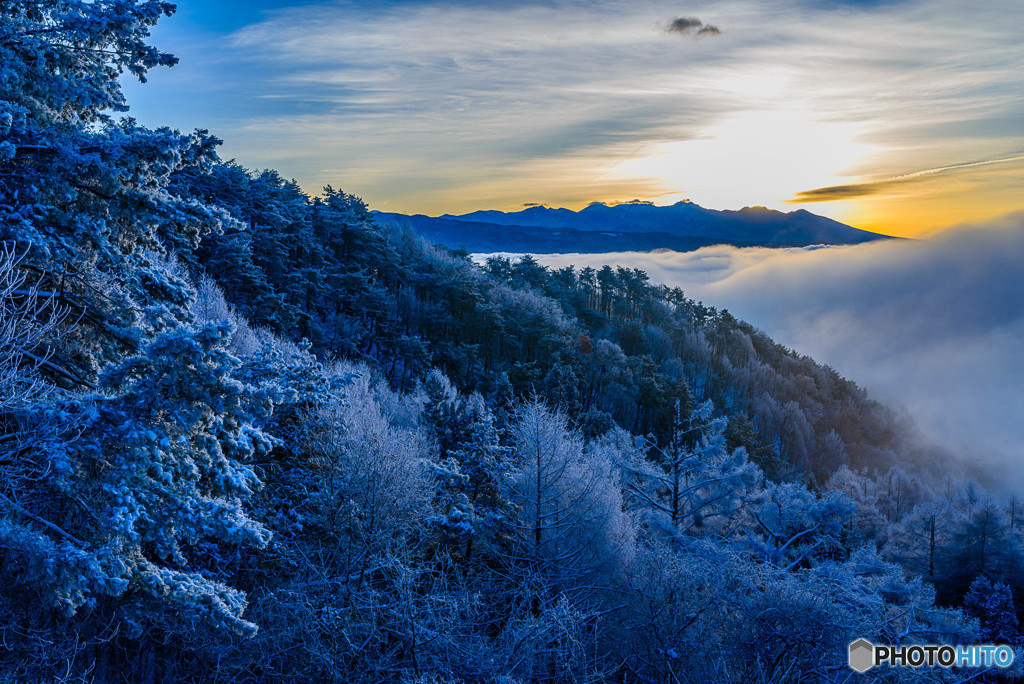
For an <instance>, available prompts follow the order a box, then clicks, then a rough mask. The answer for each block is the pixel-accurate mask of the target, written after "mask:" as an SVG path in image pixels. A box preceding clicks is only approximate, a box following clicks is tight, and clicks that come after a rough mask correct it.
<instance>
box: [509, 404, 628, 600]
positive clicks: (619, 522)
mask: <svg viewBox="0 0 1024 684" xmlns="http://www.w3.org/2000/svg"><path fill="white" fill-rule="evenodd" d="M517 418H518V420H517V423H516V426H515V463H516V472H515V473H514V475H513V476H512V478H511V479H510V482H509V485H508V486H509V495H510V499H511V500H512V501H513V502H514V503H515V505H516V506H517V507H518V508H519V516H518V519H517V521H516V522H515V523H514V525H513V534H514V543H513V549H512V552H511V561H512V563H513V565H514V567H515V568H517V569H520V570H526V571H528V572H529V574H530V576H531V577H532V578H534V579H536V580H538V581H539V582H540V583H541V589H540V593H539V594H538V595H537V596H536V606H537V607H538V609H539V606H541V605H542V604H545V603H547V602H549V601H552V600H554V599H555V598H556V597H558V596H559V595H560V594H565V595H566V596H568V597H570V599H572V600H577V599H582V598H585V597H587V596H589V595H590V594H592V593H594V591H595V590H597V589H598V588H599V586H600V583H599V582H598V581H597V580H598V579H599V577H600V575H601V573H602V572H603V571H607V570H609V569H611V568H615V567H618V566H619V565H620V564H621V563H622V562H623V560H624V556H625V555H626V554H628V549H629V547H630V542H631V539H632V534H633V533H632V529H631V526H630V524H629V521H628V520H627V518H626V517H625V516H624V515H623V512H622V496H621V491H620V490H619V488H618V486H617V477H616V476H615V473H614V470H613V467H612V464H611V461H610V459H608V458H606V457H605V456H604V454H601V453H598V452H593V451H588V450H586V449H585V448H584V443H583V440H582V439H581V437H580V436H579V434H577V433H576V432H575V431H573V430H571V429H570V428H569V426H568V423H567V421H566V419H565V416H563V415H561V414H560V413H557V412H556V411H553V410H552V409H549V408H547V407H546V406H544V405H543V404H541V403H539V402H536V401H533V402H529V403H527V404H525V405H523V406H522V407H521V409H520V411H519V414H518V417H517Z"/></svg>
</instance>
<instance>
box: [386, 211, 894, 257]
mask: <svg viewBox="0 0 1024 684" xmlns="http://www.w3.org/2000/svg"><path fill="white" fill-rule="evenodd" d="M374 215H375V216H376V218H377V220H378V221H380V222H385V223H393V224H396V225H403V226H408V227H411V228H412V229H414V230H416V231H417V232H418V233H419V234H421V235H423V236H424V237H426V238H428V239H430V240H432V241H434V242H437V243H440V244H443V245H446V246H448V247H452V248H455V249H459V248H462V249H466V250H467V251H469V252H478V253H480V252H483V253H488V252H520V253H532V254H556V253H603V252H623V251H651V250H655V249H672V250H675V251H679V252H685V251H690V250H694V249H699V248H700V247H705V246H708V245H714V244H730V245H736V246H740V247H754V246H760V247H804V246H808V245H818V244H824V245H845V244H858V243H862V242H868V241H871V240H879V239H886V238H887V236H884V235H879V234H877V233H869V232H867V231H863V230H858V229H857V228H853V227H851V226H847V225H845V224H842V223H839V222H838V221H833V220H832V219H828V218H825V217H823V216H817V215H815V214H812V213H810V212H808V211H806V210H803V209H800V210H798V211H793V212H789V213H783V212H778V211H772V210H769V209H765V208H763V207H747V208H744V209H741V210H739V211H715V210H710V209H704V208H703V207H700V206H698V205H696V204H693V203H692V202H678V203H676V204H673V205H671V206H665V207H659V206H655V205H653V204H650V203H646V202H630V203H625V204H616V205H606V204H601V203H593V204H591V205H590V206H588V207H586V208H585V209H582V210H580V211H578V212H575V211H571V210H569V209H549V208H547V207H529V208H527V209H524V210H522V211H517V212H509V213H505V212H500V211H476V212H472V213H470V214H464V215H460V216H456V215H451V214H445V215H443V216H440V217H431V216H424V215H422V214H416V215H412V216H407V215H404V214H394V213H387V212H374Z"/></svg>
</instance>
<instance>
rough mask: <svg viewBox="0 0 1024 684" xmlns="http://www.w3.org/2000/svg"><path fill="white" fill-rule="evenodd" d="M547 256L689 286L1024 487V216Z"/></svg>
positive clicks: (557, 261) (691, 291)
mask: <svg viewBox="0 0 1024 684" xmlns="http://www.w3.org/2000/svg"><path fill="white" fill-rule="evenodd" d="M542 260H543V261H544V262H545V263H547V264H549V265H559V266H560V265H567V264H570V263H571V264H576V265H585V264H589V265H599V264H604V263H617V264H622V265H628V266H632V267H637V268H641V269H644V270H646V271H647V272H648V273H649V274H650V276H651V278H652V280H654V281H660V282H663V283H667V284H672V285H679V286H680V287H682V288H683V289H684V290H685V291H686V292H687V293H688V294H689V295H690V296H692V297H695V298H697V299H701V300H703V301H704V302H705V303H707V304H710V305H714V306H718V307H724V308H728V309H729V310H730V311H731V312H732V313H734V314H735V315H736V316H738V317H740V318H742V319H745V320H747V321H749V322H750V323H752V324H753V325H755V326H757V327H759V328H762V329H764V330H765V331H766V332H768V333H769V334H770V335H771V336H772V337H773V338H775V339H776V341H778V342H780V343H782V344H785V345H787V346H789V347H792V348H794V349H796V350H798V351H799V352H801V353H805V354H808V355H810V356H812V357H814V358H815V359H816V360H818V361H821V362H823V363H828V364H829V365H831V366H833V367H834V368H836V369H837V370H839V371H840V372H841V373H843V374H844V375H846V376H847V377H850V378H851V379H853V380H855V381H857V382H858V383H859V384H861V385H863V386H865V387H867V388H869V390H871V391H872V393H873V394H874V396H875V397H876V398H879V399H880V400H882V401H885V402H887V403H889V404H891V405H893V406H894V407H903V408H906V409H907V410H908V411H909V412H910V413H911V415H912V416H914V418H915V419H916V420H917V422H918V423H919V424H920V425H921V427H922V428H923V429H924V430H925V432H926V433H927V434H929V435H930V436H931V437H932V438H934V439H936V440H937V441H939V442H941V443H943V444H945V445H947V446H948V447H950V448H951V449H952V450H953V451H954V452H956V451H959V452H960V453H962V454H965V455H969V456H970V457H971V458H972V459H982V460H984V461H985V462H987V463H988V464H990V465H994V466H996V467H1005V468H1007V470H1008V472H1009V473H1010V476H1011V477H1012V479H1013V481H1014V483H1015V484H1017V485H1021V484H1024V478H1022V477H1021V476H1020V475H1019V474H1018V473H1017V471H1018V470H1019V465H1020V459H1021V458H1022V456H1024V269H1022V268H1021V264H1022V263H1024V215H1019V214H1018V215H1015V216H1012V217H1010V218H1008V219H1005V220H1003V221H1001V222H999V223H998V224H995V225H989V226H985V227H963V228H959V229H956V230H953V231H949V232H947V233H943V234H942V235H940V236H939V237H936V238H932V239H930V240H920V241H909V240H908V241H886V242H882V243H869V244H865V245H859V246H853V247H827V248H826V247H820V248H808V249H786V250H770V249H736V248H733V247H724V246H723V247H711V248H706V249H701V250H699V251H696V252H691V253H685V254H679V253H674V252H663V253H653V254H635V253H634V254H603V255H558V256H549V257H544V258H543V259H542Z"/></svg>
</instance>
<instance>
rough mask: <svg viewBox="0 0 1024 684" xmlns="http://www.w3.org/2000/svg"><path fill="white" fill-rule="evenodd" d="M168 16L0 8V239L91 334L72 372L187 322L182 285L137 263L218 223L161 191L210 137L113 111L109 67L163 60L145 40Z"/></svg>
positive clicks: (147, 1) (156, 9) (96, 8)
mask: <svg viewBox="0 0 1024 684" xmlns="http://www.w3.org/2000/svg"><path fill="white" fill-rule="evenodd" d="M173 10H174V6H173V5H171V4H169V3H165V2H158V1H156V0H97V1H95V2H88V1H86V0H54V1H53V2H24V1H21V0H10V1H9V2H4V3H2V12H0V65H2V66H0V74H2V78H0V139H2V142H0V242H5V243H9V244H13V245H16V249H17V250H19V252H25V253H27V258H26V260H25V262H24V264H23V265H22V268H23V269H25V270H27V271H28V272H29V273H30V274H31V276H30V281H29V282H30V284H33V285H36V286H38V288H39V290H40V292H46V293H48V295H51V296H55V297H57V298H58V299H59V301H60V303H61V305H62V306H65V307H67V308H69V309H70V311H71V312H72V313H73V314H74V315H75V317H76V318H77V320H78V321H79V324H80V325H81V326H83V327H85V328H87V329H89V330H90V331H91V335H92V336H87V335H83V336H80V337H79V339H77V342H78V344H77V346H78V347H79V354H78V355H72V356H74V358H73V359H67V360H66V361H65V363H71V362H73V363H74V364H75V365H76V366H78V368H79V370H78V372H77V373H76V374H77V375H79V376H82V377H86V376H91V375H94V374H95V373H97V372H98V371H99V369H100V366H101V365H102V363H103V362H109V361H113V360H116V359H117V354H118V353H120V352H123V351H129V352H131V351H135V350H137V349H138V348H139V346H140V344H141V343H142V342H143V340H142V338H141V337H140V332H143V333H144V332H145V331H147V330H149V331H159V330H163V329H166V328H167V327H168V326H171V325H173V324H174V322H175V321H177V320H185V319H187V311H186V310H185V309H186V307H187V305H188V301H189V294H190V293H189V289H188V288H187V287H186V285H185V283H184V282H183V281H182V280H181V279H180V278H177V277H174V276H173V275H172V274H171V273H169V272H168V271H167V270H166V269H164V268H162V267H161V266H160V265H159V264H156V263H154V261H153V259H152V258H151V256H150V255H151V254H154V253H160V252H163V251H164V250H166V249H167V248H168V247H170V248H186V249H188V248H192V247H194V246H195V245H196V243H197V241H198V238H199V235H200V234H201V232H203V231H206V230H212V229H214V228H216V227H217V226H218V225H219V224H220V222H221V221H222V220H223V219H224V218H225V217H224V215H223V214H222V213H221V212H219V211H217V210H214V209H211V208H209V207H207V206H206V205H204V204H202V203H200V202H197V201H195V200H194V199H193V198H191V197H179V196H176V195H174V194H172V193H170V192H168V190H167V184H168V181H169V178H170V176H171V174H172V173H173V172H174V171H175V170H177V169H180V168H183V167H185V166H196V165H198V166H202V165H208V164H209V162H210V161H212V160H213V159H214V155H213V148H214V147H215V145H216V144H217V141H216V140H215V139H214V138H212V137H211V136H209V135H207V134H205V133H196V134H195V135H182V134H180V133H177V132H174V131H171V130H167V129H161V130H157V131H150V130H147V129H145V128H142V127H140V126H138V125H137V124H136V123H135V122H134V121H132V120H130V119H123V120H120V121H115V120H114V119H113V117H112V112H113V113H116V112H122V111H125V110H126V108H127V106H126V103H125V100H124V97H123V94H122V92H121V88H120V83H119V80H118V77H119V76H120V75H121V74H122V73H125V72H129V73H131V74H133V75H135V76H137V77H139V78H142V79H144V78H145V74H146V72H147V70H149V69H150V68H153V67H157V66H168V65H172V64H174V62H175V61H176V60H175V59H174V58H173V57H172V56H170V55H167V54H165V53H161V52H159V51H158V50H156V49H155V48H153V47H151V46H149V45H148V44H147V43H146V38H147V37H148V35H149V28H150V27H151V26H152V25H153V24H155V23H156V21H157V20H158V19H159V18H160V17H162V16H165V15H168V14H170V13H172V12H173ZM97 334H98V335H100V338H99V339H97V338H96V337H94V335H97Z"/></svg>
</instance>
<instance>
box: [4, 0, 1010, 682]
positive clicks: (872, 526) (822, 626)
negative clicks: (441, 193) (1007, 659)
mask: <svg viewBox="0 0 1024 684" xmlns="http://www.w3.org/2000/svg"><path fill="white" fill-rule="evenodd" d="M0 9H2V15H0V18H2V24H0V57H2V64H3V67H2V69H3V75H4V78H3V79H0V132H2V135H3V141H2V142H0V242H2V252H0V572H2V574H3V578H4V583H3V587H2V588H0V632H2V635H3V639H2V644H3V648H2V649H0V674H2V676H3V678H4V679H7V680H12V681H26V680H27V681H52V680H65V681H101V682H106V681H144V682H151V681H175V680H183V681H284V680H295V679H298V680H302V681H346V682H347V681H417V682H434V681H438V682H447V681H501V682H515V681H522V682H534V681H630V682H632V681H694V682H702V681H712V680H731V681H764V682H768V681H805V680H812V679H813V680H824V681H828V680H833V679H834V680H842V679H844V678H845V677H846V676H847V674H848V671H847V670H846V669H845V658H846V645H847V644H848V643H849V642H850V641H852V640H853V639H855V638H858V637H865V638H868V639H871V640H873V641H876V642H878V643H887V642H888V641H894V640H903V641H922V642H935V641H949V642H951V643H973V642H979V641H980V642H991V641H998V642H1007V643H1014V644H1017V643H1018V642H1019V641H1020V638H1021V637H1020V632H1019V625H1018V620H1017V611H1016V607H1015V606H1016V604H1015V594H1016V593H1017V592H1019V590H1020V588H1021V587H1022V586H1024V580H1022V570H1024V558H1022V556H1021V530H1020V520H1021V513H1022V510H1024V509H1022V507H1021V503H1020V501H1018V500H1017V499H1015V498H1012V497H1010V498H1006V497H997V496H995V495H993V494H991V493H989V492H987V491H985V490H983V489H982V488H980V487H978V486H977V485H974V484H973V483H970V482H963V481H962V480H961V479H960V478H959V477H958V476H955V475H953V474H952V473H951V472H950V470H949V467H950V466H949V461H947V460H946V459H945V457H944V456H943V455H942V452H941V450H939V449H937V448H935V447H927V446H921V445H919V443H918V439H917V437H916V436H915V433H914V430H913V427H912V426H911V425H910V424H909V423H908V421H906V420H905V419H902V418H900V417H898V416H896V415H894V414H893V413H892V412H891V411H889V410H888V409H886V408H885V407H883V406H881V405H879V404H877V403H875V402H873V401H871V400H870V399H869V398H868V397H867V396H866V395H865V393H864V392H863V391H862V390H860V389H859V388H857V387H856V386H855V385H854V384H852V383H850V382H849V381H847V380H844V379H843V378H841V377H839V376H838V375H837V374H836V373H835V372H834V371H832V370H831V369H828V368H825V367H822V366H820V365H818V364H816V363H815V362H814V361H812V360H811V359H808V358H806V357H801V356H799V355H798V354H796V353H794V352H792V351H790V350H787V349H784V348H782V347H780V346H778V345H776V344H774V343H773V342H772V341H771V340H770V339H768V338H767V337H766V336H765V335H764V334H763V333H760V332H758V331H756V330H754V329H752V328H751V327H750V326H748V325H746V324H744V323H742V322H740V321H737V320H735V319H734V318H733V317H732V316H730V315H729V314H728V313H727V312H725V311H720V310H716V309H714V308H711V307H707V306H705V305H703V304H700V303H697V302H694V301H692V300H689V299H687V298H686V296H685V294H684V293H682V292H679V291H678V290H669V289H666V288H662V287H658V286H654V285H651V284H650V283H649V282H648V281H647V277H646V275H645V274H643V273H641V272H639V271H635V270H627V269H619V268H613V267H608V268H604V269H601V270H597V271H594V270H591V269H584V270H580V271H577V270H573V269H564V270H559V271H549V270H546V269H544V268H543V267H541V266H539V265H538V264H537V263H536V262H535V261H534V260H532V259H530V258H524V259H521V260H518V261H516V262H514V263H513V262H509V261H507V260H503V259H494V260H491V261H490V262H488V263H487V264H486V266H485V267H481V266H478V265H475V264H473V263H472V262H471V261H470V260H469V259H468V257H467V255H465V254H458V253H453V252H451V251H449V250H446V249H442V248H437V247H434V246H432V245H430V244H428V243H427V242H426V241H424V240H423V239H421V238H419V237H418V236H416V235H415V234H413V233H411V232H408V231H406V230H402V229H399V228H394V227H387V226H381V225H378V224H377V223H375V222H374V221H373V220H372V217H371V216H370V214H369V213H368V211H367V209H366V207H365V206H364V205H363V203H362V202H361V201H360V200H358V199H357V198H355V197H353V196H351V195H348V194H345V193H343V192H339V191H335V190H333V189H331V188H327V189H326V190H325V191H324V193H323V194H322V195H321V196H319V197H309V196H307V195H305V194H304V193H303V192H302V191H301V190H300V189H299V188H298V187H297V186H296V185H295V184H294V183H290V182H287V181H285V180H283V179H282V178H281V177H280V176H279V175H277V174H276V173H274V172H271V171H266V172H260V173H251V172H248V171H246V170H245V169H243V168H242V167H240V166H238V165H236V164H234V163H225V162H223V161H221V160H220V159H219V158H218V157H217V155H216V147H217V141H216V139H214V138H213V137H212V136H210V135H209V134H208V133H206V132H202V131H200V132H196V133H194V134H191V135H182V134H180V133H178V132H175V131H169V130H157V131H152V130H148V129H146V128H144V127H141V126H139V125H138V124H137V123H135V122H133V121H131V120H130V119H115V118H113V114H112V112H117V111H119V110H123V109H124V108H125V103H124V102H123V97H122V95H121V92H120V90H119V87H118V82H117V80H116V78H115V77H116V76H117V75H118V74H119V73H120V72H122V71H130V72H132V73H134V74H136V75H139V76H142V75H144V74H145V72H146V70H147V69H150V68H153V67H157V66H161V65H169V64H172V63H173V61H174V60H173V58H172V57H170V56H169V55H164V54H162V53H160V52H158V51H157V50H155V49H153V48H151V47H149V46H148V45H147V44H146V43H145V40H146V38H147V37H148V27H149V26H151V25H152V24H153V23H154V22H156V21H157V20H158V19H159V18H160V17H161V16H163V15H166V14H169V13H170V12H171V11H172V7H171V6H170V5H167V4H165V3H160V2H152V1H139V0H128V1H125V0H117V1H114V0H97V1H95V2H84V1H80V0H56V1H55V2H51V3H45V4H41V3H36V2H0ZM907 673H908V674H907V676H906V678H907V679H908V680H912V679H914V677H913V674H914V673H913V671H907ZM872 674H873V676H877V677H878V678H880V679H886V680H890V679H891V680H895V679H897V678H898V677H899V671H896V670H894V671H878V672H874V673H872ZM935 674H936V677H938V678H942V677H947V676H948V678H949V679H951V680H954V679H957V678H961V677H960V673H956V672H945V671H942V672H937V673H935Z"/></svg>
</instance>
